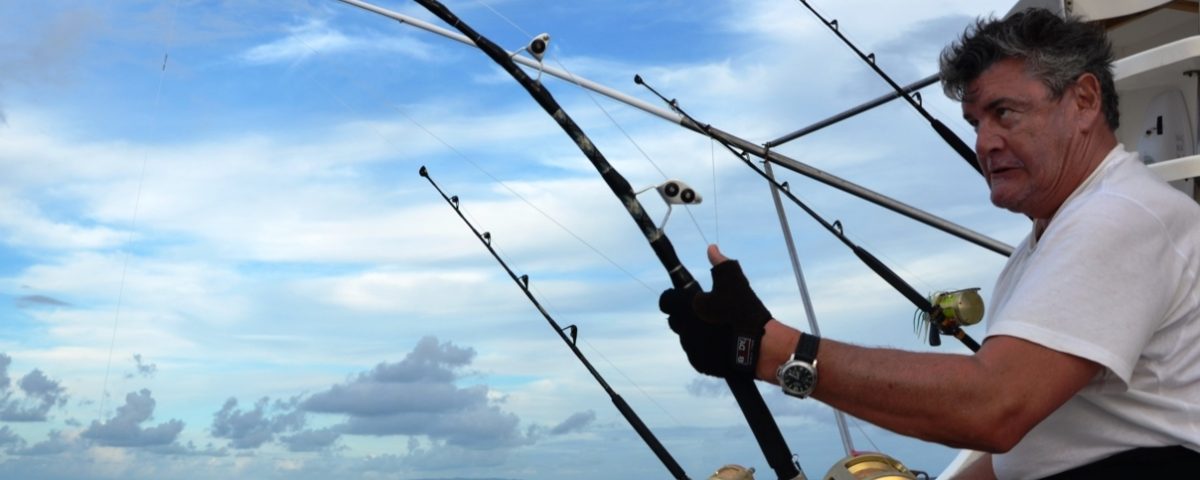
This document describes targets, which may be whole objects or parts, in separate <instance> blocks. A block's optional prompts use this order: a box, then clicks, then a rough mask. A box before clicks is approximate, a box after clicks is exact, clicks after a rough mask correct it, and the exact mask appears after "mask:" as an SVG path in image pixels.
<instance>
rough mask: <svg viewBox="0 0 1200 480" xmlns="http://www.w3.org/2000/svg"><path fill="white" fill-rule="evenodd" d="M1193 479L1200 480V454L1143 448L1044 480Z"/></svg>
mask: <svg viewBox="0 0 1200 480" xmlns="http://www.w3.org/2000/svg"><path fill="white" fill-rule="evenodd" d="M1190 475H1198V476H1200V452H1197V451H1195V450H1191V449H1188V448H1184V447H1181V446H1174V447H1141V448H1135V449H1133V450H1126V451H1124V452H1121V453H1118V454H1116V455H1113V456H1111V457H1107V458H1104V459H1100V460H1097V461H1095V462H1092V463H1089V464H1087V465H1084V466H1082V467H1076V468H1073V469H1070V470H1067V471H1065V472H1062V473H1058V474H1055V475H1051V476H1049V477H1046V478H1044V479H1042V480H1077V479H1078V480H1083V479H1088V480H1107V479H1141V478H1150V479H1153V478H1189V476H1190ZM1191 478H1198V477H1191Z"/></svg>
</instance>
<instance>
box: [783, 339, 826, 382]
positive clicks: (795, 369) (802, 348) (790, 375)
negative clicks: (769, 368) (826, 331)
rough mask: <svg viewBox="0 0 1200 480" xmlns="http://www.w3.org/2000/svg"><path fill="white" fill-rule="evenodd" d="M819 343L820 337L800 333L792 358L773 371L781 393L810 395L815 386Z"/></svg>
mask: <svg viewBox="0 0 1200 480" xmlns="http://www.w3.org/2000/svg"><path fill="white" fill-rule="evenodd" d="M820 344H821V337H818V336H816V335H810V334H807V333H802V334H800V341H799V342H797V343H796V352H795V353H793V354H792V358H791V359H790V360H788V361H787V362H784V364H783V365H780V366H779V369H778V370H776V371H775V376H776V377H777V378H778V379H779V386H781V387H783V393H786V394H788V395H791V396H793V397H799V398H806V397H808V396H809V395H812V391H813V388H815V387H816V386H817V347H819V346H820Z"/></svg>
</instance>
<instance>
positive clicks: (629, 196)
mask: <svg viewBox="0 0 1200 480" xmlns="http://www.w3.org/2000/svg"><path fill="white" fill-rule="evenodd" d="M415 1H416V2H417V3H418V4H420V5H421V6H422V7H425V9H426V10H429V12H430V13H432V14H434V15H435V16H437V17H438V18H440V19H441V20H442V21H444V22H446V23H447V24H449V25H451V26H452V27H454V28H455V29H457V30H458V31H459V32H462V34H463V35H465V36H466V37H468V38H469V39H470V40H471V41H472V42H473V43H474V44H475V46H476V47H478V48H479V49H480V50H481V51H482V52H483V53H484V54H486V55H487V56H488V57H489V58H491V59H492V61H494V62H495V63H496V64H497V65H499V66H500V67H501V68H503V69H504V70H505V71H506V72H508V74H509V75H510V76H512V77H513V79H514V80H516V81H517V83H519V84H520V85H521V87H523V88H524V89H525V91H526V92H528V93H529V95H530V96H531V97H533V99H534V100H535V101H537V103H538V105H540V106H541V107H542V109H543V110H545V111H546V113H547V114H549V115H550V116H551V117H553V118H554V120H555V122H556V123H558V125H559V127H561V128H562V130H563V132H564V133H566V134H567V136H569V137H570V138H571V139H572V140H573V141H574V142H575V144H576V146H578V147H579V150H580V151H581V152H582V153H583V154H584V156H585V157H587V158H588V160H589V161H590V162H591V163H592V166H594V167H595V168H596V171H597V172H598V173H599V174H600V176H601V177H602V178H603V179H604V182H605V183H606V184H608V186H609V189H611V190H612V192H613V194H614V195H616V196H617V198H618V199H619V200H620V201H621V204H622V205H623V206H624V207H625V209H626V211H628V213H629V215H630V216H631V217H632V218H633V221H634V223H636V224H637V226H638V228H639V229H640V230H641V231H642V235H643V236H644V237H645V239H646V241H647V242H648V243H649V244H650V247H651V249H653V250H654V253H655V255H656V256H657V257H658V259H659V261H660V262H661V263H662V265H663V267H664V268H665V269H666V270H667V274H668V276H669V277H670V278H671V284H672V286H674V287H675V288H678V289H681V290H689V289H696V288H699V287H698V284H697V283H696V280H695V279H694V278H693V277H692V274H691V272H689V271H688V270H687V268H686V267H684V266H683V264H682V263H681V262H680V261H679V256H678V255H677V254H676V252H675V248H674V247H673V246H672V245H671V240H670V239H669V238H668V237H667V235H666V233H665V232H664V231H663V230H662V229H660V228H658V227H657V226H656V225H655V224H654V221H653V220H651V219H650V217H649V215H647V214H646V211H645V209H644V208H643V207H642V204H641V202H639V201H638V199H637V195H636V194H635V193H634V191H633V188H632V187H630V184H629V181H628V180H626V179H625V177H624V176H622V175H621V173H620V172H618V171H617V170H616V168H613V166H612V164H610V163H609V162H608V160H607V159H606V158H605V157H604V154H602V153H601V152H600V150H599V149H598V148H596V145H595V144H593V143H592V141H591V139H590V138H588V136H587V134H586V133H584V132H583V130H582V129H581V128H579V125H578V124H576V123H575V121H574V120H573V119H572V118H571V117H570V115H568V114H567V113H566V111H565V110H563V109H562V107H561V106H560V105H559V104H558V101H556V100H555V99H554V97H553V96H552V95H551V94H550V93H549V92H548V91H547V90H546V89H545V88H544V87H543V86H542V84H541V82H537V81H534V80H533V79H531V78H529V75H527V74H526V73H525V71H524V70H521V68H520V67H518V66H517V64H516V63H515V62H514V61H513V56H514V55H515V54H510V53H509V52H507V51H506V50H504V49H503V48H500V46H499V45H496V44H495V43H494V42H492V41H491V40H490V39H488V38H487V37H484V36H483V35H481V34H479V33H478V32H476V31H475V30H474V29H472V28H471V27H470V26H469V25H467V24H466V23H465V22H463V21H462V20H460V19H459V18H458V16H457V15H455V14H454V13H453V12H451V11H450V10H449V9H447V8H446V7H445V6H444V5H442V4H441V3H440V2H438V1H437V0H415ZM535 41H536V38H535ZM533 46H534V45H533V44H532V42H531V45H530V47H533ZM541 47H542V48H545V45H544V44H543V45H542V46H541ZM530 50H531V52H530V53H534V52H533V50H534V48H530ZM725 382H726V384H727V385H728V386H729V390H730V392H732V393H733V397H734V399H735V400H737V404H738V406H739V407H740V408H741V410H742V414H743V415H744V416H745V417H746V421H747V422H748V423H749V425H750V429H751V431H752V432H753V433H754V437H755V439H757V440H758V444H759V447H760V449H761V450H762V452H763V455H764V456H765V457H766V460H767V463H768V464H769V465H770V466H771V468H772V469H773V470H774V471H775V473H776V475H777V476H778V477H779V479H780V480H792V479H795V478H804V477H803V474H802V473H800V466H799V465H797V464H796V463H795V462H794V461H793V460H792V454H791V450H789V449H788V446H787V441H786V440H784V438H783V434H782V433H780V431H779V426H778V425H777V424H776V423H775V419H774V417H772V416H771V411H770V409H768V408H767V404H766V402H764V401H763V398H762V394H760V393H759V391H758V388H757V387H756V386H755V385H754V380H753V379H752V378H746V377H739V378H727V379H726V380H725Z"/></svg>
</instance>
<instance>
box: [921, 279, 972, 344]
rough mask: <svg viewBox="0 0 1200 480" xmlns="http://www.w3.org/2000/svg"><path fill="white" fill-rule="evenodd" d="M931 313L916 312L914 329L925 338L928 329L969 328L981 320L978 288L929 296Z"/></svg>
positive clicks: (936, 293)
mask: <svg viewBox="0 0 1200 480" xmlns="http://www.w3.org/2000/svg"><path fill="white" fill-rule="evenodd" d="M929 303H930V304H932V305H933V312H926V311H922V310H917V313H916V315H915V316H914V317H915V318H914V327H915V328H916V330H917V333H918V334H919V335H921V336H925V334H926V333H931V332H928V330H929V328H930V327H936V328H937V329H938V330H940V331H948V330H953V329H954V328H955V327H959V326H964V327H965V326H970V325H974V324H976V323H979V322H980V321H982V320H983V297H981V296H980V295H979V289H978V288H964V289H962V290H953V291H949V292H935V293H934V294H933V295H930V296H929Z"/></svg>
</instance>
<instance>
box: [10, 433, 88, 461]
mask: <svg viewBox="0 0 1200 480" xmlns="http://www.w3.org/2000/svg"><path fill="white" fill-rule="evenodd" d="M73 446H74V442H72V441H71V440H70V439H69V438H67V437H66V436H64V435H63V433H62V432H60V431H58V430H51V431H50V433H48V434H46V439H45V440H42V441H40V442H38V443H35V444H33V446H31V447H29V448H19V449H15V450H13V451H12V453H13V454H15V455H25V456H40V455H58V454H60V453H64V452H66V451H69V450H71V447H73Z"/></svg>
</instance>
